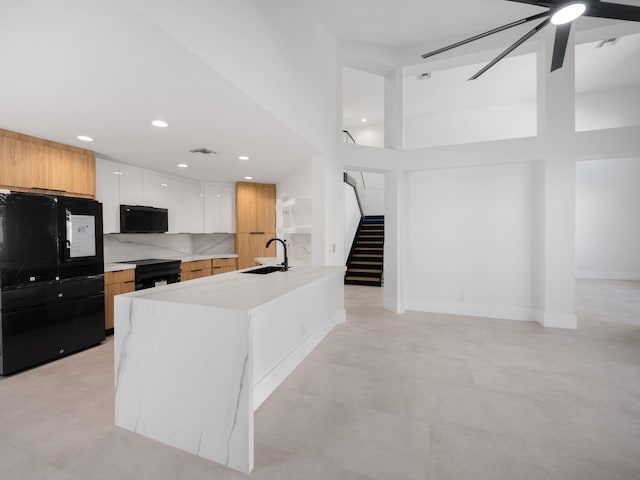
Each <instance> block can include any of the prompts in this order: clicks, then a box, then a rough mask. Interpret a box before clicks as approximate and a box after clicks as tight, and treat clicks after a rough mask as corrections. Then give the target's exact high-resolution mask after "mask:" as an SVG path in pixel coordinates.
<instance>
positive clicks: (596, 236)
mask: <svg viewBox="0 0 640 480" xmlns="http://www.w3.org/2000/svg"><path fill="white" fill-rule="evenodd" d="M639 209H640V158H627V159H615V160H593V161H583V162H578V163H577V164H576V276H577V277H578V278H608V279H619V280H640V215H639V213H638V212H639Z"/></svg>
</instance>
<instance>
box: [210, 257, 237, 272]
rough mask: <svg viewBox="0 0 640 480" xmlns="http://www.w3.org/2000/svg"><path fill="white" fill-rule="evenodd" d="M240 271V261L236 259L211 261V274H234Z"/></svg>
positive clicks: (215, 259)
mask: <svg viewBox="0 0 640 480" xmlns="http://www.w3.org/2000/svg"><path fill="white" fill-rule="evenodd" d="M237 269H238V260H237V259H236V258H214V259H212V260H211V274H212V275H218V274H219V273H227V272H233V271H234V270H237Z"/></svg>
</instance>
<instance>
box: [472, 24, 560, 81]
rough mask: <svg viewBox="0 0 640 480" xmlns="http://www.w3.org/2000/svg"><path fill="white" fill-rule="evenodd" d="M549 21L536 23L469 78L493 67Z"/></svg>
mask: <svg viewBox="0 0 640 480" xmlns="http://www.w3.org/2000/svg"><path fill="white" fill-rule="evenodd" d="M550 21H551V19H549V18H547V19H546V20H545V21H544V22H541V23H539V24H538V25H536V26H535V27H534V28H533V29H531V30H529V31H528V32H527V33H525V34H524V35H523V36H522V37H521V38H520V39H519V40H518V41H517V42H516V43H514V44H513V45H511V46H510V47H509V48H507V49H506V50H505V51H504V52H502V53H501V54H500V55H498V56H497V57H496V58H494V59H493V60H491V62H490V63H489V64H487V65H486V66H485V67H484V68H483V69H482V70H480V71H479V72H478V73H476V74H475V75H474V76H473V77H471V78H470V79H469V80H475V79H476V78H478V77H479V76H480V75H482V74H483V73H484V72H486V71H487V70H489V69H490V68H491V67H493V66H494V65H495V64H496V63H498V62H499V61H500V60H502V59H503V58H504V57H506V56H507V55H509V54H510V53H511V52H513V51H514V50H515V49H516V48H518V47H519V46H520V45H522V44H523V43H524V42H526V41H527V40H529V39H530V38H531V37H533V36H534V35H535V34H536V33H538V32H539V31H540V30H542V29H543V28H544V27H546V26H547V25H549V22H550Z"/></svg>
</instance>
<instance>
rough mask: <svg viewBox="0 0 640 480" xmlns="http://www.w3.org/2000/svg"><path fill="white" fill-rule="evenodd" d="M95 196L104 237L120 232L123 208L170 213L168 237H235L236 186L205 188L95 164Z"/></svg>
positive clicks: (125, 167) (102, 162)
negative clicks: (143, 206)
mask: <svg viewBox="0 0 640 480" xmlns="http://www.w3.org/2000/svg"><path fill="white" fill-rule="evenodd" d="M96 190H97V192H96V196H97V199H98V201H100V202H102V204H103V219H104V220H103V228H104V232H105V233H118V232H120V205H145V206H149V207H157V208H166V209H167V210H168V211H169V233H234V232H235V230H236V225H235V211H236V194H235V185H234V184H232V183H220V184H209V185H202V184H200V183H199V182H195V181H189V180H180V179H178V178H176V177H172V176H169V175H163V174H161V173H157V172H153V171H150V170H144V169H142V168H137V167H130V166H128V165H124V164H122V163H117V162H111V161H108V160H102V159H97V160H96Z"/></svg>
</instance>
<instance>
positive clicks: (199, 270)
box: [191, 268, 204, 273]
mask: <svg viewBox="0 0 640 480" xmlns="http://www.w3.org/2000/svg"><path fill="white" fill-rule="evenodd" d="M202 270H204V268H199V269H197V270H191V273H193V272H201V271H202Z"/></svg>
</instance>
